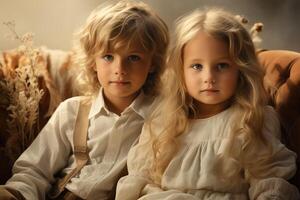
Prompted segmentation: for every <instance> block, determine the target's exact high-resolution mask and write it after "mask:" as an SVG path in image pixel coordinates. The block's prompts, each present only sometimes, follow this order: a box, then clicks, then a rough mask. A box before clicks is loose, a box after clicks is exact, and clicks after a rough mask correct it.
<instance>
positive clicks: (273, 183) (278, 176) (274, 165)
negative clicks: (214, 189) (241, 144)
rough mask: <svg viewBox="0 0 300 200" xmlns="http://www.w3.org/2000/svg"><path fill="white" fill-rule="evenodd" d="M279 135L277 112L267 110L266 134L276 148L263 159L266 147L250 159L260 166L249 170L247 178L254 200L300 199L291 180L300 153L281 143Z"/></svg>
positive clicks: (246, 173) (270, 109)
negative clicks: (297, 155) (272, 199)
mask: <svg viewBox="0 0 300 200" xmlns="http://www.w3.org/2000/svg"><path fill="white" fill-rule="evenodd" d="M278 133H280V125H279V121H278V119H277V116H276V113H275V111H274V110H273V109H272V108H271V107H267V108H266V110H265V126H264V130H263V134H264V136H265V137H266V138H267V142H269V144H270V145H271V147H272V154H271V156H270V157H266V158H265V160H262V157H263V156H264V155H266V153H267V151H268V149H267V148H265V147H262V148H260V149H259V148H257V149H256V152H257V153H256V154H255V155H254V154H251V155H252V156H249V157H248V158H247V160H251V161H252V162H253V163H255V162H256V163H257V166H254V167H253V168H248V169H245V176H246V179H247V180H248V181H249V183H250V189H249V197H250V199H268V198H276V199H284V200H296V199H300V195H299V192H298V190H297V188H296V187H295V186H293V185H292V184H290V183H289V182H288V181H287V180H289V179H290V178H292V176H293V175H294V174H295V172H296V169H297V167H296V154H295V153H294V152H292V151H290V150H289V149H287V148H286V147H285V146H284V145H283V144H282V143H281V142H280V140H279V138H280V137H279V136H280V134H278ZM257 169H259V170H257Z"/></svg>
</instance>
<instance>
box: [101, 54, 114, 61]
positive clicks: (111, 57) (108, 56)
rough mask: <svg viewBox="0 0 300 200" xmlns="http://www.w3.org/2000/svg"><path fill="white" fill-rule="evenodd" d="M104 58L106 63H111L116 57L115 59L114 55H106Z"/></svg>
mask: <svg viewBox="0 0 300 200" xmlns="http://www.w3.org/2000/svg"><path fill="white" fill-rule="evenodd" d="M102 58H103V59H104V60H105V61H109V62H111V61H113V60H114V57H113V56H112V55H104V56H103V57H102Z"/></svg>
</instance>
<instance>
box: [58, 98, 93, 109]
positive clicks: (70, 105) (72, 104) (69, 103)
mask: <svg viewBox="0 0 300 200" xmlns="http://www.w3.org/2000/svg"><path fill="white" fill-rule="evenodd" d="M92 99H93V98H92V97H88V96H75V97H71V98H68V99H65V100H64V101H63V102H61V103H60V105H59V108H60V109H63V110H68V111H77V110H78V108H79V105H80V102H82V101H89V100H92Z"/></svg>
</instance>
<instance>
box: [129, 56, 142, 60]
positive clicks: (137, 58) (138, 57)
mask: <svg viewBox="0 0 300 200" xmlns="http://www.w3.org/2000/svg"><path fill="white" fill-rule="evenodd" d="M128 60H129V61H131V62H136V61H139V60H141V57H140V56H137V55H130V56H128Z"/></svg>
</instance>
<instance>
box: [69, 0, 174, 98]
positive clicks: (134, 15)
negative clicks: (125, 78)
mask: <svg viewBox="0 0 300 200" xmlns="http://www.w3.org/2000/svg"><path fill="white" fill-rule="evenodd" d="M74 42H75V45H74V47H75V52H76V60H77V62H78V63H79V64H80V66H81V67H82V68H83V69H84V70H83V73H81V75H80V76H79V78H78V80H79V81H82V80H84V82H83V83H84V86H85V88H86V89H85V91H88V93H92V94H93V93H94V94H95V93H97V92H98V91H99V88H100V83H99V81H98V79H97V74H96V72H95V70H94V67H95V65H96V63H95V56H96V55H99V54H101V53H104V52H107V51H108V49H109V48H110V47H113V48H115V49H117V48H120V47H122V48H123V47H125V48H129V47H130V46H131V45H132V44H138V45H140V46H141V47H143V48H144V49H143V50H145V51H146V52H149V55H152V66H153V67H154V71H153V72H151V73H149V74H148V77H147V79H146V82H145V83H144V85H143V90H144V92H145V93H146V94H156V93H157V91H158V88H159V87H160V85H161V83H160V82H161V81H160V75H161V74H162V72H163V71H164V67H165V60H166V58H165V57H166V51H167V47H168V44H169V33H168V28H167V25H166V24H165V23H164V21H163V20H162V19H161V18H160V17H159V16H158V15H157V14H156V13H155V12H154V11H153V10H152V9H151V8H150V7H149V6H148V5H147V4H145V3H142V2H135V1H129V0H122V1H119V2H117V3H115V4H114V3H113V2H109V3H104V4H101V5H100V6H99V7H97V8H96V9H95V10H94V11H92V13H91V14H90V16H89V17H88V19H87V21H86V23H85V25H83V26H82V27H81V28H80V29H79V31H78V32H77V33H75V39H74Z"/></svg>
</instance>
